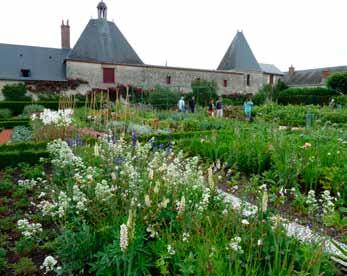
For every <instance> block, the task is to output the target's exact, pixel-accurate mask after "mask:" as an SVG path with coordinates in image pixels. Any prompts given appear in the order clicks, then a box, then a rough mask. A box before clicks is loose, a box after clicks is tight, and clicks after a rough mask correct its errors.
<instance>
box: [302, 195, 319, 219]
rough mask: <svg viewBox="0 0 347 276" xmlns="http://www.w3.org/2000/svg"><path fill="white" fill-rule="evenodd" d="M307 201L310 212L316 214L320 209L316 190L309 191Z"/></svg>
mask: <svg viewBox="0 0 347 276" xmlns="http://www.w3.org/2000/svg"><path fill="white" fill-rule="evenodd" d="M305 203H306V204H307V207H308V211H309V213H310V214H314V213H315V212H316V211H317V210H318V202H317V199H316V193H315V191H314V190H310V191H309V192H308V195H307V197H306V200H305Z"/></svg>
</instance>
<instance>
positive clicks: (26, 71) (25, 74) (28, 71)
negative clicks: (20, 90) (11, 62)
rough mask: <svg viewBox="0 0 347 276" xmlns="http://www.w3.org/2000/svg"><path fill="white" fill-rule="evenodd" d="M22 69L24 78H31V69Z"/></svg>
mask: <svg viewBox="0 0 347 276" xmlns="http://www.w3.org/2000/svg"><path fill="white" fill-rule="evenodd" d="M20 71H21V74H22V77H23V78H29V77H30V70H29V69H22V70H20Z"/></svg>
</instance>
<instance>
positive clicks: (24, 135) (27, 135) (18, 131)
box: [11, 126, 33, 143]
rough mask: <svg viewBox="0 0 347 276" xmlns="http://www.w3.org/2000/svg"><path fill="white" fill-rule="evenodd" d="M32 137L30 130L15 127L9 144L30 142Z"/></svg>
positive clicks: (23, 127)
mask: <svg viewBox="0 0 347 276" xmlns="http://www.w3.org/2000/svg"><path fill="white" fill-rule="evenodd" d="M32 136H33V133H32V131H31V129H29V128H27V127H25V126H17V127H15V128H14V129H13V132H12V137H11V143H21V142H26V141H28V140H30V139H31V138H32Z"/></svg>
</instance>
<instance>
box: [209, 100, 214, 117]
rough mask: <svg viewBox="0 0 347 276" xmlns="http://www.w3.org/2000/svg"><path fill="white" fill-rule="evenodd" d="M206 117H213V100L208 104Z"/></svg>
mask: <svg viewBox="0 0 347 276" xmlns="http://www.w3.org/2000/svg"><path fill="white" fill-rule="evenodd" d="M208 115H209V116H211V117H214V101H213V99H211V100H210V103H209V105H208Z"/></svg>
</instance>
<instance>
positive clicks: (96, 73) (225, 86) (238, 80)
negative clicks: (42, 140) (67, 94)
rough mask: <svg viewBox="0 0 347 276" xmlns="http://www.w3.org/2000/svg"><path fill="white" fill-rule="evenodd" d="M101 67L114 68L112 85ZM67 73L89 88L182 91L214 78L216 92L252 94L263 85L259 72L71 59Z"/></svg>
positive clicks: (220, 93) (185, 91)
mask: <svg viewBox="0 0 347 276" xmlns="http://www.w3.org/2000/svg"><path fill="white" fill-rule="evenodd" d="M103 68H113V69H114V72H115V83H114V84H105V83H104V82H103ZM66 75H67V79H79V80H83V81H86V82H88V84H89V85H88V86H89V88H90V89H89V90H91V89H95V88H96V89H97V88H99V89H107V88H112V87H115V86H116V85H117V84H129V85H132V86H137V87H143V88H145V89H151V88H154V87H155V86H157V85H162V86H168V87H172V88H179V89H180V91H181V92H183V93H188V92H190V91H191V83H192V81H193V80H196V79H201V80H208V81H215V82H216V83H217V87H218V88H217V92H218V94H219V95H230V94H234V93H245V94H249V93H251V94H255V93H256V92H257V91H258V90H259V89H260V88H261V87H262V86H263V81H264V76H263V73H262V72H245V73H242V72H231V71H230V72H229V71H210V70H200V69H186V68H173V67H164V66H149V65H116V64H115V65H112V64H101V63H87V62H80V61H72V60H68V61H66ZM247 75H249V85H247ZM168 77H170V82H171V83H170V84H168V83H167V78H168ZM85 88H87V86H86V87H85ZM86 92H87V91H86Z"/></svg>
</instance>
